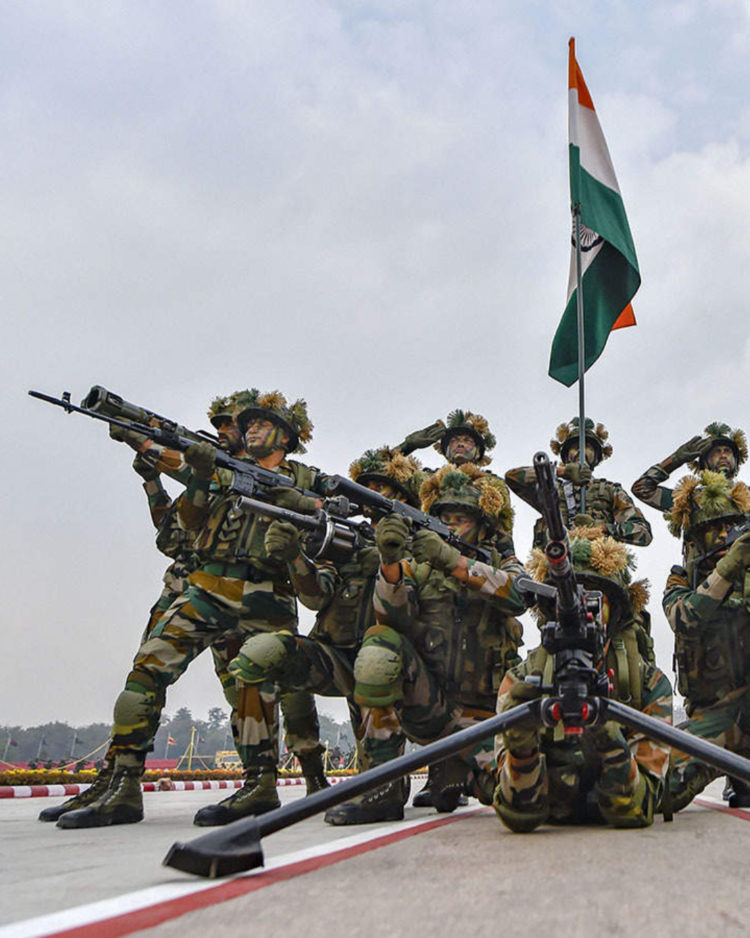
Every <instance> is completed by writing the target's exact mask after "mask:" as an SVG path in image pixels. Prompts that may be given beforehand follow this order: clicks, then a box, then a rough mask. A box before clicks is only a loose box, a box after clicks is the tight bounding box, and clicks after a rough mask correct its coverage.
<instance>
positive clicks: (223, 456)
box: [29, 389, 320, 498]
mask: <svg viewBox="0 0 750 938" xmlns="http://www.w3.org/2000/svg"><path fill="white" fill-rule="evenodd" d="M92 390H93V389H92ZM89 393H91V392H89ZM29 394H30V395H31V397H36V398H37V399H38V400H40V401H46V402H47V403H48V404H54V405H55V406H56V407H62V409H63V410H64V411H65V412H66V413H68V414H85V416H86V417H91V418H92V419H94V420H101V421H102V422H103V423H108V424H109V425H110V426H111V427H120V428H121V429H123V430H130V431H131V432H134V433H140V434H142V435H143V436H145V437H148V439H150V440H153V441H154V443H158V444H159V445H161V446H164V447H166V448H167V449H173V450H178V451H179V452H182V453H184V452H185V450H188V449H190V447H191V446H194V445H195V444H196V443H198V442H202V443H211V444H212V445H213V446H215V447H216V465H217V466H219V467H221V468H222V469H228V470H229V471H230V472H231V473H232V479H231V482H230V488H231V489H232V491H233V492H235V493H236V494H237V495H245V496H247V497H248V498H251V497H252V496H253V495H261V497H262V496H263V494H264V493H265V492H268V491H269V490H271V491H272V490H273V489H278V488H293V489H296V490H297V491H298V492H302V493H303V494H304V495H310V496H312V497H313V498H320V496H319V495H318V494H317V493H316V492H310V491H308V490H307V489H301V488H298V487H297V486H296V485H295V484H294V481H293V480H292V479H290V478H289V476H285V475H284V474H283V473H281V472H274V471H273V470H272V469H264V468H263V466H258V465H256V464H255V463H251V462H246V461H245V460H243V459H235V457H234V456H229V455H228V454H227V453H225V452H224V450H222V449H219V444H218V442H216V441H214V440H212V439H207V438H204V437H200V436H198V435H197V434H192V438H191V437H188V436H184V435H183V434H181V433H178V432H177V431H176V430H173V429H169V427H165V428H162V427H158V426H157V427H152V426H150V425H148V424H145V423H140V422H138V421H135V420H120V419H118V418H117V417H111V416H109V415H108V414H106V413H100V412H98V411H95V410H89V409H88V408H87V407H78V406H76V405H75V404H73V403H71V400H70V392H69V391H65V392H64V393H63V396H62V397H51V396H50V395H49V394H42V392H41V391H29ZM84 400H85V399H84ZM124 403H127V402H124ZM130 406H133V405H130ZM160 419H165V418H160ZM167 423H168V424H169V426H173V427H178V424H176V423H174V422H173V421H167Z"/></svg>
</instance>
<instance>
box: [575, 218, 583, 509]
mask: <svg viewBox="0 0 750 938" xmlns="http://www.w3.org/2000/svg"><path fill="white" fill-rule="evenodd" d="M573 218H574V220H575V242H576V318H577V323H578V464H579V465H580V466H581V468H583V466H585V465H586V406H585V390H584V384H583V376H584V373H585V371H586V329H585V324H584V320H583V276H582V273H581V266H582V261H581V204H580V202H576V203H575V204H574V205H573ZM580 511H581V514H585V512H586V486H585V485H582V486H581V505H580Z"/></svg>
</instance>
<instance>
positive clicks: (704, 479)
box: [667, 469, 750, 540]
mask: <svg viewBox="0 0 750 938" xmlns="http://www.w3.org/2000/svg"><path fill="white" fill-rule="evenodd" d="M748 513H750V489H748V487H747V486H746V485H745V483H744V482H732V481H731V480H730V479H728V478H727V477H726V476H725V475H724V474H723V473H722V472H712V471H711V470H710V469H704V470H703V471H702V472H699V473H698V475H697V476H692V475H691V476H685V478H684V479H681V480H680V481H679V482H678V483H677V485H676V486H675V489H674V492H673V494H672V510H671V511H669V512H668V513H667V521H668V523H669V530H670V531H671V532H672V534H674V536H675V537H681V536H683V535H684V537H685V538H686V540H691V539H692V538H693V537H694V535H695V533H696V531H699V530H700V529H701V528H702V527H704V526H705V525H709V524H715V523H716V522H717V521H723V520H724V519H732V518H737V519H739V518H744V517H745V516H746V515H747V514H748Z"/></svg>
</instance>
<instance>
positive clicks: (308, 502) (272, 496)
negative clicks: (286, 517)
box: [266, 485, 320, 515]
mask: <svg viewBox="0 0 750 938" xmlns="http://www.w3.org/2000/svg"><path fill="white" fill-rule="evenodd" d="M266 495H267V496H268V500H269V501H270V502H273V503H274V505H278V506H279V508H286V509H287V510H288V511H298V512H300V514H303V515H304V514H308V515H309V514H312V513H313V512H314V511H315V510H316V509H317V508H319V507H320V502H319V500H318V499H317V498H313V497H312V495H303V494H302V492H298V491H297V489H293V488H289V487H288V486H286V485H283V486H282V485H279V486H277V487H276V488H275V489H269V490H268V491H267V492H266Z"/></svg>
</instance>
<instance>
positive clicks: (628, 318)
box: [612, 303, 637, 332]
mask: <svg viewBox="0 0 750 938" xmlns="http://www.w3.org/2000/svg"><path fill="white" fill-rule="evenodd" d="M635 325H637V323H636V321H635V313H634V312H633V306H632V304H631V303H628V305H627V306H626V307H625V309H624V310H623V311H622V312H621V313H620V315H619V316H618V317H617V319H616V320H615V324H614V326H612V332H614V331H615V329H624V328H625V326H635Z"/></svg>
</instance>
